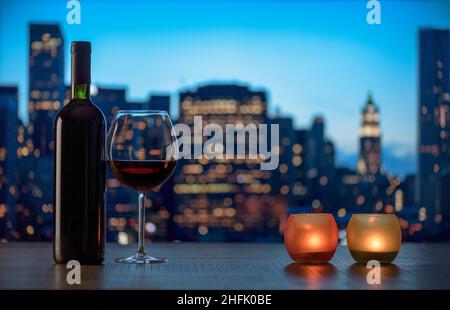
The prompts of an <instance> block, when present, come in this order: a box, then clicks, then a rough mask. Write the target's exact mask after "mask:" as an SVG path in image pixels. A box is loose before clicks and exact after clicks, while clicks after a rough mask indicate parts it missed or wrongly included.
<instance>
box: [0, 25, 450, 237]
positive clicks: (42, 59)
mask: <svg viewBox="0 0 450 310" xmlns="http://www.w3.org/2000/svg"><path fill="white" fill-rule="evenodd" d="M431 31H432V32H433V30H431ZM29 33H30V35H29V48H30V52H29V55H30V58H29V77H30V81H29V106H28V108H29V113H30V122H29V124H27V125H24V124H23V123H22V122H21V121H20V119H19V118H18V117H17V110H16V109H17V92H18V89H17V87H16V88H14V87H3V86H2V87H0V95H2V96H1V97H0V100H1V103H2V105H1V106H0V107H2V108H3V109H5V111H6V113H7V115H10V114H14V115H13V116H12V117H11V116H9V117H8V116H7V120H8V121H11V120H14V119H17V132H15V131H14V130H11V129H9V130H3V131H2V135H1V136H0V138H2V139H0V143H1V145H0V146H2V147H1V149H0V150H1V152H2V158H0V163H2V170H1V171H0V172H1V173H2V177H1V178H0V182H1V183H0V185H1V189H2V196H1V198H2V201H4V203H2V204H1V208H2V210H1V211H2V213H1V214H0V224H1V225H0V236H2V238H6V239H4V240H8V239H20V240H24V239H25V240H41V239H43V240H49V239H51V231H52V229H51V227H52V213H53V202H52V197H51V193H52V191H51V190H50V188H52V186H53V180H52V177H51V176H52V173H51V171H52V168H53V167H52V161H53V151H52V150H53V149H54V141H53V134H52V131H51V130H49V128H51V127H52V122H53V118H54V114H55V113H56V111H58V110H60V109H61V108H62V106H63V105H65V104H67V103H68V98H70V97H71V89H70V87H69V86H66V85H64V82H63V81H62V79H60V78H58V77H60V76H62V75H63V72H64V69H65V68H64V66H63V64H62V59H63V57H64V55H65V48H64V44H63V42H64V36H63V34H62V33H61V31H60V28H59V26H58V25H57V24H30V25H29ZM444 42H445V41H444ZM424 47H425V50H426V51H428V50H429V48H430V47H431V48H437V49H439V52H438V55H442V52H443V53H444V54H445V53H446V52H445V51H446V49H447V48H448V47H446V46H445V44H443V45H436V44H435V43H433V42H429V43H426V44H425V45H424ZM421 52H422V50H421ZM440 61H441V60H439V61H438V62H437V66H438V69H440V68H442V66H443V65H444V64H443V63H440ZM444 61H445V60H444ZM439 72H440V71H439ZM441 75H442V74H441ZM421 77H422V78H424V80H425V81H427V83H428V82H429V81H433V80H434V77H433V75H431V76H430V75H428V74H423V73H421ZM438 78H440V77H438ZM93 90H94V91H93V92H92V96H93V97H94V101H96V102H97V104H98V106H99V108H100V109H101V110H102V111H103V113H104V114H105V115H106V120H107V122H110V120H111V118H112V116H113V115H114V114H115V113H116V112H117V111H118V110H120V109H149V108H150V109H152V108H161V109H163V110H167V111H170V96H164V95H161V94H159V95H152V96H150V98H148V100H146V101H141V102H129V101H128V100H127V98H126V90H125V89H124V88H102V87H100V88H95V87H94V88H93ZM443 91H444V93H443V95H444V96H448V93H446V92H445V89H444V90H443ZM438 93H439V91H438ZM95 99H96V100H95ZM269 103H270V101H269V100H268V96H267V90H265V89H257V88H254V87H252V88H249V87H248V86H242V85H238V84H210V85H197V86H196V87H195V88H193V89H190V90H185V91H184V92H181V93H180V96H179V106H180V111H181V114H180V118H179V119H178V120H177V119H174V121H175V122H177V121H181V122H182V123H185V124H187V125H188V126H189V124H190V126H193V124H192V121H193V116H194V115H197V114H200V115H202V116H203V117H205V118H206V120H207V122H218V123H220V124H222V126H223V125H224V123H228V122H232V123H236V122H243V123H244V124H247V123H253V122H256V123H265V124H276V125H278V126H279V127H280V133H279V135H280V136H279V141H280V144H279V146H278V151H277V152H278V154H279V157H280V158H279V159H280V162H279V166H278V167H277V168H276V169H275V170H269V171H260V170H259V169H255V164H256V162H252V160H250V158H248V159H244V160H242V159H235V160H231V161H229V160H220V159H212V160H208V159H206V158H200V159H193V160H187V161H183V160H181V161H180V162H179V163H178V165H177V167H178V168H177V169H176V170H177V171H176V172H175V174H174V177H173V178H171V179H170V180H169V182H166V183H165V185H164V186H162V187H161V188H160V189H158V190H156V191H153V192H152V193H151V195H150V197H151V200H148V204H147V207H148V208H150V207H151V208H152V209H151V210H152V211H153V212H150V213H151V216H150V217H149V218H148V219H149V220H148V222H146V223H145V230H146V234H147V235H151V236H152V237H153V238H156V239H158V240H184V241H186V240H198V241H201V240H204V241H233V240H234V241H245V240H246V241H259V242H268V241H269V242H270V241H281V234H280V232H282V230H283V226H284V223H285V221H286V218H287V215H288V214H291V213H292V212H294V213H295V212H329V213H332V214H334V215H335V216H336V220H337V223H338V225H339V227H340V228H341V229H343V228H344V227H345V226H346V225H347V222H348V220H349V217H350V215H351V214H352V213H353V212H369V213H370V212H375V213H383V212H384V213H396V214H397V215H398V216H399V220H400V224H401V227H402V229H403V230H404V232H405V235H404V237H405V239H407V240H421V238H423V236H424V235H423V232H424V230H423V223H422V222H424V221H425V220H426V219H427V215H426V212H423V210H422V209H424V208H423V207H421V208H420V209H419V207H418V206H417V205H416V202H415V199H411V197H412V196H414V189H413V188H414V182H415V181H414V180H416V179H417V178H415V177H412V178H411V177H408V178H406V179H405V180H404V182H403V183H402V182H401V180H400V179H399V178H396V177H392V176H390V175H389V173H388V172H385V171H383V170H382V169H380V163H381V156H380V150H381V149H382V142H381V139H380V138H381V135H382V132H381V131H380V128H379V122H380V120H381V118H380V115H379V113H378V107H377V106H376V105H375V103H374V102H373V100H372V96H371V95H370V94H369V95H368V97H367V100H366V104H365V105H364V106H363V108H362V110H361V120H362V122H361V128H360V131H359V139H360V163H361V164H360V165H358V167H353V168H350V169H349V168H345V167H341V166H339V165H336V160H335V159H336V147H335V145H334V143H333V141H331V140H330V139H329V137H328V136H327V133H326V130H325V128H326V120H325V118H324V117H321V116H316V117H315V118H314V119H313V121H312V123H311V125H310V126H308V127H307V128H302V129H296V128H294V125H293V119H292V118H290V117H286V116H283V115H280V114H275V115H271V114H269V112H268V106H269ZM444 108H445V106H444ZM444 112H445V111H444ZM444 115H445V114H444ZM439 119H440V120H441V118H439ZM10 124H11V125H10V126H14V121H13V122H10ZM440 124H441V125H440V126H445V124H446V123H445V121H444V123H442V120H441V122H440ZM442 124H444V125H442ZM202 126H203V125H202ZM434 128H435V127H434V126H430V127H429V128H427V129H425V132H428V133H433V132H434ZM137 130H138V129H137ZM355 134H356V133H355ZM15 135H17V138H16V139H15ZM5 138H6V139H5ZM444 144H445V143H444ZM16 146H17V150H16V153H14V152H13V153H12V152H10V151H9V152H8V150H11V149H14V148H15V147H16ZM235 148H236V146H235ZM272 151H273V150H272ZM443 155H444V153H443ZM357 169H358V171H357ZM4 172H6V174H5V173H4ZM11 173H13V174H15V176H13V177H11ZM419 179H420V178H419ZM447 179H448V178H447V177H444V178H443V179H442V180H443V181H442V183H441V182H439V183H438V185H439V186H444V185H445V182H447ZM11 180H13V181H11ZM106 185H107V187H108V191H107V195H108V197H107V210H108V212H107V214H108V216H107V227H108V233H107V236H108V240H112V241H116V242H118V243H120V244H128V243H130V242H133V240H134V238H135V228H136V219H135V216H134V215H135V214H134V212H133V208H132V204H133V203H134V202H135V201H134V198H133V196H130V190H129V189H127V188H126V187H124V186H123V185H121V184H120V183H119V182H118V181H117V180H116V179H115V178H114V177H111V176H108V179H107V182H106ZM439 195H440V194H439ZM439 198H440V197H439ZM429 208H431V206H430V207H427V208H426V210H428V209H429ZM430 210H431V209H430ZM443 210H444V211H445V210H446V207H444V209H443ZM443 215H445V213H443ZM443 218H444V219H446V218H445V217H443ZM445 222H447V221H446V220H445ZM420 232H421V233H420ZM243 233H244V234H243Z"/></svg>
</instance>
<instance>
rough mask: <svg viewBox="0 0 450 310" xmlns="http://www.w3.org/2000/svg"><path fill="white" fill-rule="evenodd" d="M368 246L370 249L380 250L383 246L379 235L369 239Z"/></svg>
mask: <svg viewBox="0 0 450 310" xmlns="http://www.w3.org/2000/svg"><path fill="white" fill-rule="evenodd" d="M369 246H370V248H371V249H372V250H381V249H382V248H383V242H382V240H381V239H380V238H379V237H377V236H374V237H372V238H371V239H370V243H369Z"/></svg>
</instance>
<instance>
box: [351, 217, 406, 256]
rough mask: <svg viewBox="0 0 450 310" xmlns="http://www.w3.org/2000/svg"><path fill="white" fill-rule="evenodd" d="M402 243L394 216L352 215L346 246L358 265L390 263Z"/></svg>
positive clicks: (398, 226)
mask: <svg viewBox="0 0 450 310" xmlns="http://www.w3.org/2000/svg"><path fill="white" fill-rule="evenodd" d="M401 242H402V232H401V228H400V223H399V222H398V219H397V217H396V216H395V215H394V214H353V215H352V217H351V218H350V222H349V223H348V226H347V245H348V249H349V250H350V254H351V255H352V257H353V258H354V259H355V260H356V261H357V262H359V263H367V262H368V261H369V260H377V261H379V262H380V263H390V262H392V261H393V260H394V259H395V257H396V256H397V254H398V252H399V250H400V244H401Z"/></svg>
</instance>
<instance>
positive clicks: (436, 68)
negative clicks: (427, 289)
mask: <svg viewBox="0 0 450 310" xmlns="http://www.w3.org/2000/svg"><path fill="white" fill-rule="evenodd" d="M449 43H450V42H449V30H443V29H422V30H420V32H419V101H418V174H417V183H416V186H417V190H416V192H417V193H418V204H419V207H420V208H422V207H423V208H425V209H424V210H426V214H425V215H424V216H425V217H426V221H425V225H426V230H427V231H428V234H429V237H430V238H435V237H438V236H439V234H440V233H441V225H442V223H441V222H442V201H441V199H440V197H441V196H442V195H441V192H440V191H441V188H442V187H441V185H440V182H441V176H442V174H443V173H445V172H446V170H447V169H448V167H449V166H450V130H449V125H450V112H449V109H450V89H449V88H450V85H449V83H450V79H449V78H450V77H449V75H450V72H449V71H450V47H449Z"/></svg>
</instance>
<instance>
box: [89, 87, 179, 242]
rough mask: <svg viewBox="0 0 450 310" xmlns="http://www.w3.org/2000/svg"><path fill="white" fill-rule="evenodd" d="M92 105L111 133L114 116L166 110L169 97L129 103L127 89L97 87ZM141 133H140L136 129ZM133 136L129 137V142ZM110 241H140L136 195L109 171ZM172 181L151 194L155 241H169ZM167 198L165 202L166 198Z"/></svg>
mask: <svg viewBox="0 0 450 310" xmlns="http://www.w3.org/2000/svg"><path fill="white" fill-rule="evenodd" d="M92 101H93V102H94V104H95V105H97V106H98V107H99V108H100V110H101V111H102V112H103V114H104V115H105V118H106V120H107V124H108V129H109V127H110V126H111V121H112V119H113V117H114V114H115V113H117V112H118V111H119V110H142V109H152V110H160V109H163V110H167V111H168V109H169V106H170V96H163V95H161V96H151V97H150V100H149V101H148V102H129V101H127V99H126V88H125V87H122V88H111V87H109V88H108V87H94V88H93V91H92ZM136 130H139V129H136ZM131 138H132V136H130V139H131ZM106 185H107V188H108V191H107V225H106V226H107V234H106V237H107V240H108V241H115V242H118V243H121V244H128V243H131V242H134V241H135V240H136V239H137V238H136V237H137V231H136V227H137V226H136V225H137V220H136V218H137V207H136V205H137V194H136V192H135V191H134V190H131V189H129V188H127V187H125V186H124V185H122V184H120V182H119V181H118V180H117V179H116V178H115V177H114V176H113V175H112V174H111V172H110V170H109V169H108V171H107V180H106ZM169 192H170V193H171V192H172V180H171V179H170V180H168V181H167V182H166V183H165V184H164V185H163V186H162V187H161V188H158V189H155V190H154V191H152V192H150V193H148V195H147V197H148V199H147V202H146V207H147V210H148V211H149V212H146V213H147V214H146V225H145V230H146V234H147V235H149V236H151V237H152V239H153V240H155V239H156V240H166V239H167V237H168V231H167V230H168V229H167V227H168V220H169V218H170V214H169V211H168V210H169V209H170V208H171V204H172V197H171V196H172V195H171V194H169ZM163 197H164V198H163Z"/></svg>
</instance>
